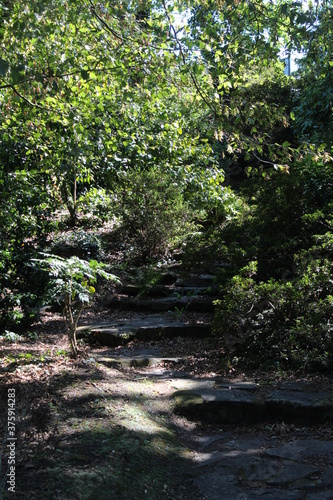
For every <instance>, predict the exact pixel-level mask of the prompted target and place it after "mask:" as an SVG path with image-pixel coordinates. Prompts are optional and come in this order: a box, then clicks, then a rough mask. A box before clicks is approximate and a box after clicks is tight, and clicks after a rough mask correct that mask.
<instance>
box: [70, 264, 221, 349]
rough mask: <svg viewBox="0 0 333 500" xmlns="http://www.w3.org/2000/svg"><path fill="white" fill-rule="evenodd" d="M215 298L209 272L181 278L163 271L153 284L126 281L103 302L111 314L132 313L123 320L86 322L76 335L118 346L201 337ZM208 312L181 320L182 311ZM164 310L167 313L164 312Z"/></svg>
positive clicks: (208, 330)
mask: <svg viewBox="0 0 333 500" xmlns="http://www.w3.org/2000/svg"><path fill="white" fill-rule="evenodd" d="M216 298H218V296H217V289H216V287H215V285H214V276H213V275H211V274H198V275H192V276H190V277H188V278H187V279H183V278H180V277H179V276H178V275H177V274H176V273H175V272H167V273H166V272H163V273H161V277H160V279H159V280H158V282H157V283H156V284H155V285H149V286H146V287H142V285H141V286H140V285H137V284H132V283H130V284H126V285H123V286H120V287H118V288H117V289H116V292H115V294H114V296H113V297H111V298H110V299H109V300H107V301H104V306H106V307H107V308H109V310H110V313H112V312H115V311H123V312H124V316H126V314H125V312H126V311H131V312H135V313H136V314H135V317H134V318H133V317H132V316H129V317H128V318H125V319H124V320H120V321H118V320H115V321H110V322H104V323H98V324H92V325H86V326H83V327H79V328H78V338H80V337H83V336H87V334H89V335H90V337H91V338H93V339H94V340H95V341H98V342H99V343H100V344H102V345H105V346H109V347H117V346H120V345H126V344H127V343H129V342H131V341H133V340H135V339H138V340H142V341H149V340H158V339H162V338H175V337H188V338H194V339H195V338H203V337H207V336H209V335H210V334H211V319H212V313H213V310H214V305H213V301H214V300H215V299H216ZM190 312H193V313H208V315H209V320H208V321H204V322H203V321H200V322H198V321H197V320H193V321H191V320H189V318H188V315H187V318H186V320H184V313H190ZM164 313H170V314H167V315H165V314H164Z"/></svg>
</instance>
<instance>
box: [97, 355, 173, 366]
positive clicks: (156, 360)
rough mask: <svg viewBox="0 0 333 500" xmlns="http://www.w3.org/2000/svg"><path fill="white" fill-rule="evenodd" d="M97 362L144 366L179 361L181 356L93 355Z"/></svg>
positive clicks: (111, 364) (113, 364) (107, 364)
mask: <svg viewBox="0 0 333 500" xmlns="http://www.w3.org/2000/svg"><path fill="white" fill-rule="evenodd" d="M95 358H96V361H97V362H98V363H102V364H104V365H106V366H110V367H118V366H121V367H123V368H145V367H150V366H155V365H158V364H160V363H163V362H168V363H179V362H180V361H181V360H182V358H168V357H152V356H133V357H108V356H95Z"/></svg>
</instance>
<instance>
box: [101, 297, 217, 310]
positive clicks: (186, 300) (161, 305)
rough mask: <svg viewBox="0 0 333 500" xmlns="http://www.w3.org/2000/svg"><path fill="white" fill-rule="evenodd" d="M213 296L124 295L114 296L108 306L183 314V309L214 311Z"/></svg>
mask: <svg viewBox="0 0 333 500" xmlns="http://www.w3.org/2000/svg"><path fill="white" fill-rule="evenodd" d="M213 300H214V298H213V297H197V296H192V297H190V296H183V297H175V296H170V297H160V298H146V299H128V298H122V297H113V298H112V299H111V300H110V302H109V303H108V306H109V307H110V308H111V309H112V308H114V309H123V310H131V311H151V312H153V313H154V312H166V311H177V312H179V314H181V313H182V312H183V311H185V310H186V311H196V312H213V311H214V305H213Z"/></svg>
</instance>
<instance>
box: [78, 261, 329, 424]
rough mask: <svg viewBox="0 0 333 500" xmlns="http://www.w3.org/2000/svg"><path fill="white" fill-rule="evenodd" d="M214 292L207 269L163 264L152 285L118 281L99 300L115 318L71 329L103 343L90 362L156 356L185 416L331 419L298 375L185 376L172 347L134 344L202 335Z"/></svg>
mask: <svg viewBox="0 0 333 500" xmlns="http://www.w3.org/2000/svg"><path fill="white" fill-rule="evenodd" d="M217 298H218V290H217V288H216V286H215V283H214V275H213V274H192V275H190V276H188V277H187V278H183V277H180V276H179V274H178V273H177V272H176V271H175V270H172V271H163V272H161V275H160V277H159V279H158V280H157V281H156V283H155V284H154V285H148V286H145V287H142V285H138V284H136V283H129V284H125V285H123V286H120V287H118V288H117V289H116V293H115V295H114V296H113V297H111V298H110V299H109V300H108V301H107V303H106V305H107V307H108V308H109V309H110V312H114V311H123V318H122V319H121V320H115V321H110V322H104V323H96V324H92V325H87V326H83V327H80V328H79V329H78V336H86V335H87V333H88V334H89V335H90V337H91V338H93V340H95V341H98V342H99V343H100V344H102V345H103V346H106V347H108V348H111V349H110V351H109V352H107V353H104V354H103V355H98V362H100V363H103V364H105V365H108V366H113V367H123V368H128V367H133V368H140V369H142V368H147V369H151V368H152V367H155V366H157V365H163V364H166V365H168V366H169V367H170V366H171V370H170V369H169V370H165V374H166V376H167V377H169V379H170V381H171V382H170V383H172V384H173V386H174V387H175V388H177V390H176V391H175V394H174V410H175V413H176V414H178V415H181V416H184V417H186V418H188V419H193V420H196V421H197V420H201V421H203V422H207V423H212V424H236V425H238V424H247V425H251V424H257V423H262V422H279V421H280V422H282V421H283V422H287V423H291V424H297V425H298V424H302V425H303V424H304V425H312V424H321V423H324V422H333V393H332V392H331V391H323V390H321V389H320V387H318V386H313V385H311V384H306V383H301V384H300V383H292V382H285V383H283V384H279V385H276V386H274V387H272V386H269V385H258V384H256V383H251V382H237V383H236V382H234V383H232V382H230V381H228V380H225V379H221V377H216V378H209V379H202V378H198V377H195V378H193V377H191V376H190V375H189V374H187V373H186V372H180V371H179V369H178V368H177V365H178V363H179V362H180V361H181V358H180V357H179V354H178V352H177V348H175V352H170V351H169V352H168V355H164V354H161V352H159V349H158V347H156V346H155V347H149V348H147V347H144V348H142V347H141V344H144V343H147V342H151V341H153V342H154V341H162V340H164V339H171V340H172V339H177V338H179V337H183V338H188V339H194V340H195V339H203V338H207V337H209V336H210V335H211V322H210V320H211V319H212V317H213V315H212V311H213V308H214V305H213V302H214V300H215V299H217ZM127 311H131V313H132V312H133V311H134V315H133V314H128V316H127V313H126V312H127ZM185 311H186V313H191V311H193V312H194V313H204V317H205V321H204V322H203V321H200V322H198V321H197V320H194V319H193V320H192V321H191V320H189V318H191V314H187V315H186V320H185V319H184V312H185ZM165 313H168V314H165ZM207 317H208V318H209V320H208V321H207ZM134 340H136V341H137V343H136V344H135V346H136V347H135V350H134V352H133V350H128V351H127V350H126V346H127V345H128V344H129V343H131V342H132V341H134ZM140 342H141V344H140ZM120 347H121V349H120ZM114 348H117V349H115V350H113V349H114ZM172 367H173V368H172ZM162 371H163V370H162ZM154 373H155V372H154V371H151V373H150V375H151V376H152V377H153V376H154Z"/></svg>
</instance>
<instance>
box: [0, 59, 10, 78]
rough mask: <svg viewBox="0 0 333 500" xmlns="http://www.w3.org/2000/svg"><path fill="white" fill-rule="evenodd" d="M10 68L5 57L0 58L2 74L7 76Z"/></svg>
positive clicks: (0, 73)
mask: <svg viewBox="0 0 333 500" xmlns="http://www.w3.org/2000/svg"><path fill="white" fill-rule="evenodd" d="M8 69H9V63H8V62H7V61H5V60H4V59H0V76H6V73H7V71H8Z"/></svg>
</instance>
